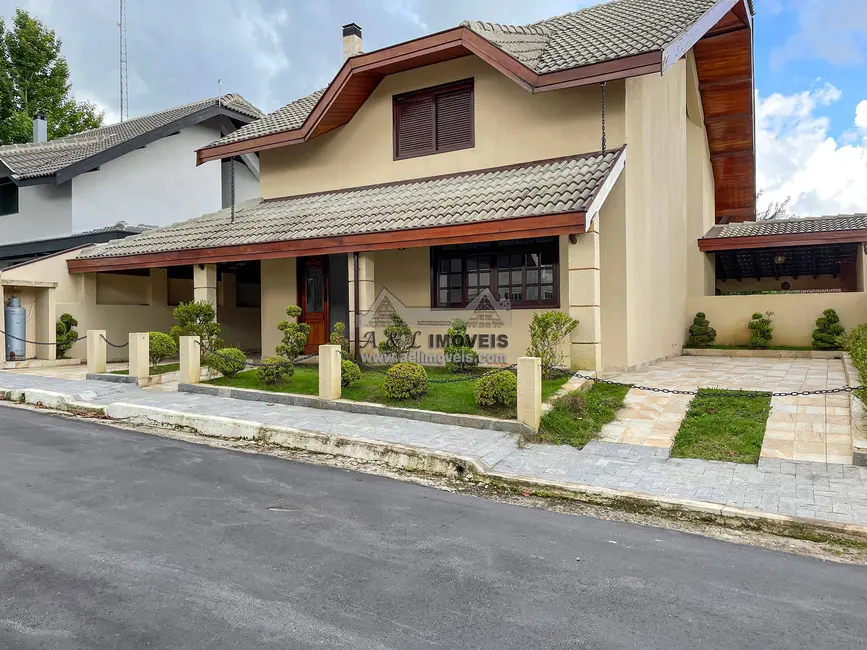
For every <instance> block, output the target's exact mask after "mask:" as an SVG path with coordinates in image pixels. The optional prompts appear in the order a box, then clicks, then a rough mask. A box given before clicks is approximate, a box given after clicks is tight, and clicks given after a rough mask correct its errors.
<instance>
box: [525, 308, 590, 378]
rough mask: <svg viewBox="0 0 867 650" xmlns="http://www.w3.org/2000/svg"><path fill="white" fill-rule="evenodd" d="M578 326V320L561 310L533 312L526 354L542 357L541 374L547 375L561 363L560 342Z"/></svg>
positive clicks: (562, 357) (562, 359) (562, 358)
mask: <svg viewBox="0 0 867 650" xmlns="http://www.w3.org/2000/svg"><path fill="white" fill-rule="evenodd" d="M576 327H578V321H577V320H575V319H574V318H572V317H571V316H569V315H568V314H565V313H563V312H562V311H546V312H542V313H538V312H537V313H535V314H533V321H532V322H531V323H530V347H528V348H527V355H528V356H531V357H539V358H540V359H542V376H543V377H548V376H549V374H550V372H551V369H552V368H555V367H557V366H560V365H562V364H563V361H564V356H563V351H562V350H561V347H560V343H561V341H562V340H563V339H565V338H566V337H567V336H569V335H570V334H571V333H572V330H574V329H575V328H576Z"/></svg>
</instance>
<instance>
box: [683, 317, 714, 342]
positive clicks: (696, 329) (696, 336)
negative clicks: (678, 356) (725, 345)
mask: <svg viewBox="0 0 867 650" xmlns="http://www.w3.org/2000/svg"><path fill="white" fill-rule="evenodd" d="M715 340H716V330H715V329H714V328H712V327H711V326H710V321H709V320H708V319H707V314H705V313H704V312H703V311H700V312H698V313H697V314H696V315H695V318H694V319H693V320H692V325H690V326H689V338H688V339H687V340H686V347H688V348H706V347H708V346H709V345H713V342H714V341H715Z"/></svg>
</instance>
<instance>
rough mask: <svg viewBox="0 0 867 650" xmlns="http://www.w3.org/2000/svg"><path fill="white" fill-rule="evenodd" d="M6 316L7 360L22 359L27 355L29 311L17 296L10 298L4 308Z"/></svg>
mask: <svg viewBox="0 0 867 650" xmlns="http://www.w3.org/2000/svg"><path fill="white" fill-rule="evenodd" d="M3 313H4V315H5V316H6V327H5V330H6V360H7V361H20V360H21V359H24V358H25V357H26V356H27V344H26V343H25V342H24V339H25V338H27V312H25V311H24V307H22V306H21V299H20V298H18V297H17V296H12V297H11V298H9V302H8V303H7V304H6V308H5V309H4V310H3Z"/></svg>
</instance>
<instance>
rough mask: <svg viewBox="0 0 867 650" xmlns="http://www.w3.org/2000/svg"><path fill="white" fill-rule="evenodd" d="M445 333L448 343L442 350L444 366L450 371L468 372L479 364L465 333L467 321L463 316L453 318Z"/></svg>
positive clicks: (476, 354)
mask: <svg viewBox="0 0 867 650" xmlns="http://www.w3.org/2000/svg"><path fill="white" fill-rule="evenodd" d="M447 333H448V337H449V344H448V345H447V346H446V348H445V350H443V352H444V353H445V357H446V368H448V369H449V370H451V371H452V372H470V371H471V370H473V369H474V368H475V367H476V366H478V365H479V355H478V353H477V352H476V351H475V350H473V346H472V342H471V340H470V337H469V335H468V334H467V321H465V320H464V319H463V318H455V319H454V320H453V321H452V326H451V327H450V328H449V329H448V332H447Z"/></svg>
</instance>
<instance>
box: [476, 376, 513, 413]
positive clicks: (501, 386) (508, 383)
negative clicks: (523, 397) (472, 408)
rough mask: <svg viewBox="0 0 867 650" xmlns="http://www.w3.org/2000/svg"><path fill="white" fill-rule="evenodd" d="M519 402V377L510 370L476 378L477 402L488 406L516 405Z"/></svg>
mask: <svg viewBox="0 0 867 650" xmlns="http://www.w3.org/2000/svg"><path fill="white" fill-rule="evenodd" d="M517 403H518V378H517V377H516V376H515V375H514V374H513V373H511V372H509V371H508V370H504V371H502V372H498V373H495V374H493V375H485V376H484V377H480V378H479V379H478V380H476V404H478V405H479V406H484V407H486V408H493V407H496V406H506V407H514V406H516V405H517Z"/></svg>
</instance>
